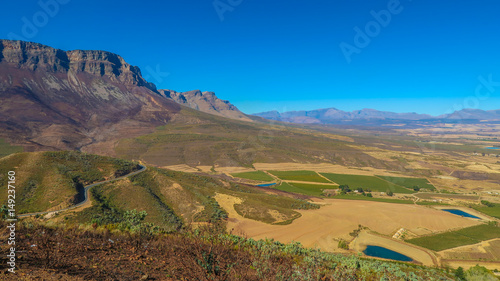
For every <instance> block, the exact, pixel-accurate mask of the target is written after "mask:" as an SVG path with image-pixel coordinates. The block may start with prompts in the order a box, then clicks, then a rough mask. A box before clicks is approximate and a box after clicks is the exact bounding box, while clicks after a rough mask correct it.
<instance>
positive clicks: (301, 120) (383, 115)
mask: <svg viewBox="0 0 500 281" xmlns="http://www.w3.org/2000/svg"><path fill="white" fill-rule="evenodd" d="M253 115H254V116H258V117H262V118H266V119H270V120H276V121H282V122H289V123H298V124H336V123H339V122H345V121H441V122H442V121H447V120H448V121H456V120H476V121H498V120H500V110H489V111H485V110H480V109H468V108H467V109H462V110H459V111H455V112H453V113H450V114H444V115H439V116H431V115H428V114H419V113H415V112H411V113H395V112H388V111H379V110H375V109H367V108H365V109H361V110H354V111H350V112H348V111H343V110H339V109H336V108H325V109H317V110H309V111H305V110H303V111H288V112H283V113H280V112H278V111H267V112H261V113H256V114H253Z"/></svg>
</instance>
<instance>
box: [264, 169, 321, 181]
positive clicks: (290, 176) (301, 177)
mask: <svg viewBox="0 0 500 281" xmlns="http://www.w3.org/2000/svg"><path fill="white" fill-rule="evenodd" d="M268 172H269V173H270V174H273V175H275V176H276V177H278V178H280V179H282V180H291V181H308V182H322V183H331V182H329V181H328V180H326V179H325V178H323V177H321V176H320V175H318V173H316V172H314V171H268Z"/></svg>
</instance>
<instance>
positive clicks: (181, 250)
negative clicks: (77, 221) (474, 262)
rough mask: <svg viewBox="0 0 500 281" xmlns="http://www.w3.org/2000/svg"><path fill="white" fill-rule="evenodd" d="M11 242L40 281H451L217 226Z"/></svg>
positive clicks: (34, 233) (45, 232)
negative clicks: (175, 231)
mask: <svg viewBox="0 0 500 281" xmlns="http://www.w3.org/2000/svg"><path fill="white" fill-rule="evenodd" d="M5 226H6V224H5V222H3V221H0V229H1V230H0V235H1V236H2V237H3V236H5V235H7V231H8V229H7V228H6V227H5ZM17 239H18V240H17V241H19V251H20V252H22V253H23V254H22V255H21V256H19V257H18V263H19V264H22V267H21V269H19V270H18V272H17V273H16V274H20V275H27V274H29V277H30V278H35V279H42V280H49V278H50V280H53V279H54V278H55V279H57V280H111V279H113V280H170V279H174V280H336V281H341V280H425V281H430V280H443V281H444V280H454V278H453V277H452V276H453V275H452V274H450V273H447V272H446V271H444V270H441V269H435V268H427V267H422V266H418V265H415V264H405V263H398V262H388V261H380V260H372V259H362V258H359V257H357V256H353V255H350V256H344V255H341V254H331V253H325V252H321V251H319V250H314V249H306V248H303V247H302V246H301V245H300V243H292V244H282V243H279V242H276V241H273V240H259V241H255V240H253V239H245V238H242V237H238V236H235V235H230V234H227V233H225V232H224V231H223V230H221V228H220V227H217V226H215V227H209V228H205V227H202V228H200V229H198V230H195V231H189V232H186V233H183V234H157V235H150V234H144V233H142V234H141V233H138V232H134V231H131V230H129V231H123V232H122V231H112V232H110V231H109V230H106V229H103V228H99V227H98V228H97V229H95V230H94V229H92V228H88V227H87V228H83V227H62V226H61V227H60V226H46V225H40V224H38V223H33V222H29V221H23V222H21V223H19V228H18V230H17ZM1 247H2V251H4V250H6V249H4V248H5V247H6V245H4V244H2V246H1ZM124 257H126V258H124ZM6 259H7V257H5V256H2V257H0V262H2V263H6ZM5 274H6V273H5V272H2V273H0V278H2V279H3V278H5V277H7V276H6V275H5Z"/></svg>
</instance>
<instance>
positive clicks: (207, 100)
mask: <svg viewBox="0 0 500 281" xmlns="http://www.w3.org/2000/svg"><path fill="white" fill-rule="evenodd" d="M158 92H159V93H160V94H161V95H162V96H164V97H166V98H169V99H172V100H174V101H175V102H177V103H179V104H182V105H184V106H187V107H190V108H193V109H196V110H199V111H203V112H206V113H210V114H214V115H219V116H223V117H227V118H232V119H239V120H244V121H251V119H250V118H248V117H247V116H246V115H245V114H243V113H242V112H241V111H240V110H239V109H238V108H237V107H236V106H234V105H233V104H232V103H230V102H229V101H227V100H221V99H219V98H218V97H217V96H216V95H215V93H214V92H202V91H201V90H192V91H187V92H183V93H180V92H176V91H173V90H158Z"/></svg>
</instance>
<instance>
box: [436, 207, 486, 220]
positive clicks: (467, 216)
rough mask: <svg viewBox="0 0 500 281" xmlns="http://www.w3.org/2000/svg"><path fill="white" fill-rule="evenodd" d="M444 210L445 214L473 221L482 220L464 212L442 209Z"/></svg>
mask: <svg viewBox="0 0 500 281" xmlns="http://www.w3.org/2000/svg"><path fill="white" fill-rule="evenodd" d="M442 210H443V211H445V212H448V213H452V214H454V215H457V216H462V217H466V218H473V219H480V218H479V217H476V216H474V215H471V214H469V213H466V212H464V211H462V210H457V209H442Z"/></svg>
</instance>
